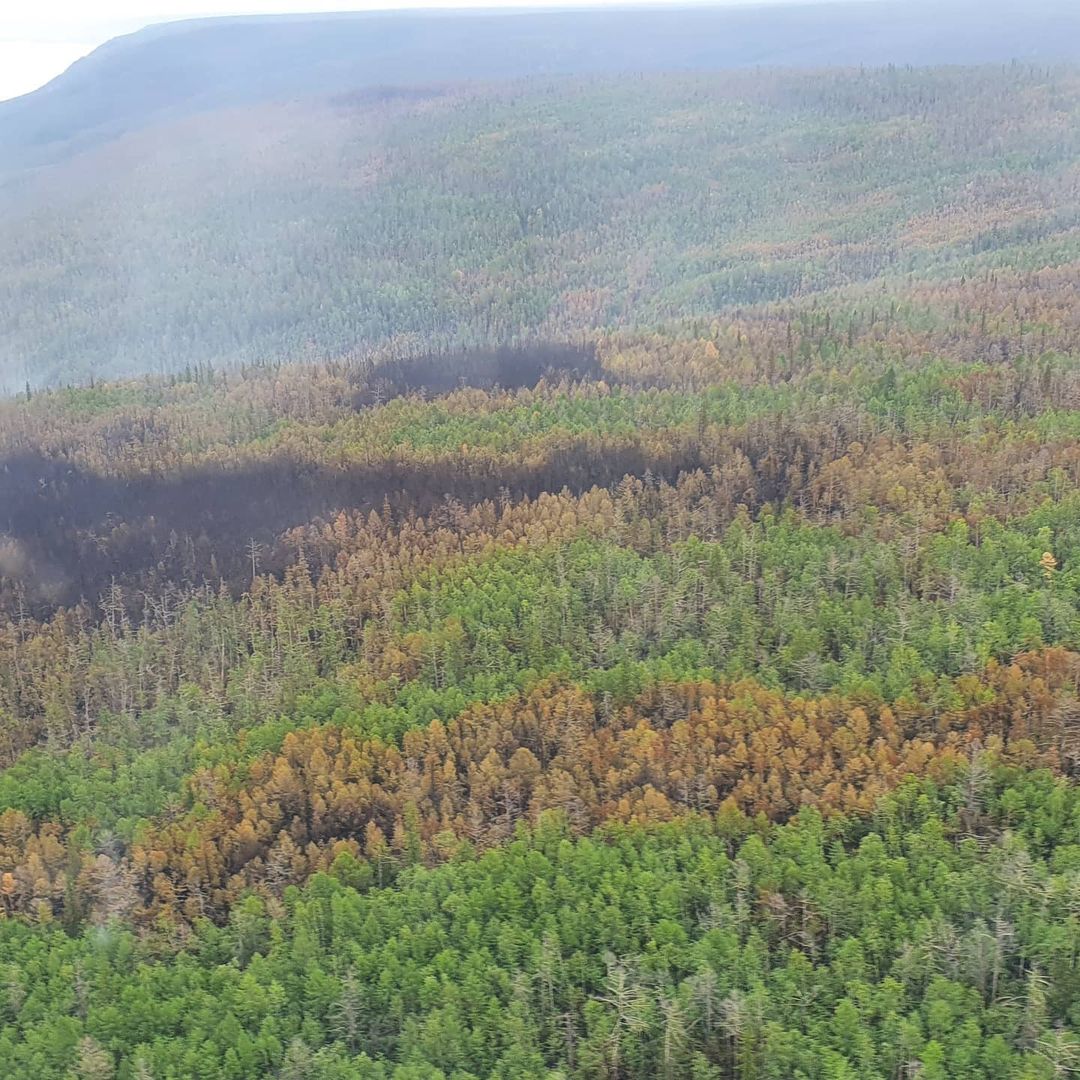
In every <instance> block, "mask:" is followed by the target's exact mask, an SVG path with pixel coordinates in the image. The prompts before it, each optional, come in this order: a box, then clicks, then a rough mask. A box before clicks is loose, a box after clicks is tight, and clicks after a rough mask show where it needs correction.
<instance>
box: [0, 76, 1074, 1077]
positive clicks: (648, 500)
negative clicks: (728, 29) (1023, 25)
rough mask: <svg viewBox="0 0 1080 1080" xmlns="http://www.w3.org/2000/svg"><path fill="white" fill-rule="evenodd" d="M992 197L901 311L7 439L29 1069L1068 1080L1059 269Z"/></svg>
mask: <svg viewBox="0 0 1080 1080" xmlns="http://www.w3.org/2000/svg"><path fill="white" fill-rule="evenodd" d="M878 77H880V78H885V76H878ZM944 77H945V76H942V75H933V74H929V75H927V76H926V78H927V80H928V85H934V84H935V80H938V79H941V78H944ZM978 77H979V76H978V75H974V76H972V78H973V79H976V80H977V78H978ZM1017 77H1021V76H1017ZM769 78H771V77H769ZM867 78H870V76H867ZM904 78H905V79H914V76H913V75H905V76H904ZM1022 78H1025V79H1026V78H1028V76H1022ZM1062 78H1064V76H1062ZM1025 85H1029V87H1030V91H1029V92H1028V96H1029V98H1030V99H1031V100H1035V101H1038V100H1040V99H1041V98H1042V97H1043V96H1044V95H1045V94H1046V93H1047V91H1046V83H1045V82H1042V81H1036V82H1034V83H1031V84H1025ZM1002 93H1004V91H1003V92H1002ZM1003 100H1005V99H1004V98H1003ZM1055 100H1058V101H1063V100H1065V99H1064V98H1062V97H1060V96H1059V97H1058V98H1056V99H1055ZM1001 112H1002V114H1005V113H1007V108H1006V107H1005V106H1003V108H1002V110H1001ZM1026 137H1030V136H1025V138H1026ZM1063 137H1067V136H1063ZM973 143H974V140H973ZM971 153H972V154H976V153H977V150H976V149H975V148H974V145H973V148H972V150H971ZM894 168H895V169H896V171H897V172H898V173H900V172H903V171H904V170H906V169H907V168H908V163H907V159H906V158H902V159H900V160H899V161H897V162H896V163H895V165H894ZM1009 175H1010V174H1009V173H1008V172H1003V171H1000V170H999V178H1000V182H1001V183H1002V184H1006V183H1008V177H1009ZM1017 175H1018V176H1019V175H1021V174H1020V173H1019V172H1018V173H1017ZM1022 175H1023V177H1024V180H1023V183H1018V184H1017V185H1016V186H1015V187H1014V188H1013V190H1014V191H1016V192H1017V194H1016V196H1015V198H1016V199H1017V200H1022V199H1023V198H1024V197H1026V196H1024V195H1023V192H1029V193H1030V190H1032V189H1033V185H1034V189H1035V190H1038V191H1040V192H1042V195H1041V196H1040V197H1043V198H1045V199H1046V200H1047V205H1048V208H1049V212H1050V214H1051V216H1052V217H1054V220H1058V221H1060V220H1061V216H1062V215H1063V213H1064V211H1065V208H1066V207H1067V205H1068V201H1067V199H1066V197H1065V194H1063V192H1064V191H1065V190H1066V188H1064V187H1062V186H1058V187H1050V186H1047V185H1048V183H1049V182H1048V181H1046V182H1045V183H1044V182H1043V181H1040V182H1039V184H1037V185H1035V184H1034V181H1033V180H1032V177H1031V176H1030V175H1029V174H1027V173H1023V174H1022ZM1047 176H1049V172H1048V173H1047ZM1068 176H1069V166H1067V165H1065V163H1061V165H1060V167H1059V168H1058V172H1057V180H1056V181H1055V183H1056V184H1058V185H1065V184H1067V177H1068ZM986 190H987V189H986V188H985V187H982V186H976V187H974V188H973V189H972V191H973V194H972V196H971V197H970V198H969V199H968V200H967V202H966V203H965V204H963V205H961V204H960V203H959V202H958V203H957V204H956V206H955V207H954V208H953V210H952V212H951V214H949V215H937V216H934V215H930V216H928V217H927V218H926V219H925V220H923V221H922V222H921V223H920V224H919V225H918V227H916V226H915V225H914V224H910V223H909V224H908V225H907V226H906V230H907V235H910V236H911V237H912V240H911V244H910V248H909V253H910V252H913V251H915V250H917V249H918V248H917V245H918V244H919V243H922V244H925V245H926V247H925V249H924V250H927V251H933V252H934V253H935V254H934V262H933V264H932V266H933V268H932V269H930V268H929V267H928V268H927V269H926V270H925V271H924V272H923V273H922V274H921V275H917V274H914V273H913V274H910V275H905V276H899V275H893V276H890V277H888V278H886V279H877V280H874V281H872V282H870V283H856V284H846V285H837V286H835V287H833V288H831V289H829V290H825V291H823V292H820V293H813V294H811V295H808V296H806V297H800V298H796V299H787V300H782V301H777V302H772V303H761V304H751V303H750V302H749V301H747V302H744V303H742V304H740V305H738V306H737V307H732V308H724V309H723V310H720V311H718V313H717V314H716V315H715V316H714V317H712V318H708V319H707V318H700V319H696V320H690V321H688V322H682V323H679V322H670V323H668V324H667V325H666V326H665V327H664V328H663V329H662V330H661V329H658V330H656V331H648V332H646V331H640V330H639V331H629V330H622V331H617V332H598V333H596V334H594V335H592V336H591V337H589V338H588V339H587V340H586V341H585V342H584V343H582V344H578V345H574V346H568V345H550V344H549V345H539V344H538V345H534V346H528V347H521V348H518V349H510V348H504V349H501V350H493V351H474V352H463V353H437V352H436V353H429V354H422V353H420V352H416V353H413V354H405V353H401V352H392V351H384V352H382V353H376V354H373V355H370V356H363V357H354V358H351V359H342V360H338V361H334V362H317V361H308V362H306V363H305V362H296V363H292V364H284V365H276V364H270V363H267V364H262V365H256V366H252V367H246V368H244V369H239V368H234V369H227V370H223V369H217V368H211V367H210V366H208V365H203V366H199V367H196V368H192V369H191V370H190V371H185V372H184V373H183V374H181V375H178V376H174V377H172V378H168V379H151V378H148V379H144V380H142V381H140V382H128V383H106V384H98V385H95V386H93V387H83V388H77V389H63V390H54V391H50V392H42V393H37V392H32V393H31V394H30V395H27V394H25V393H23V394H20V395H18V396H17V397H14V398H11V399H9V400H8V401H6V402H3V403H2V404H0V454H2V458H3V462H4V464H3V467H2V472H0V491H2V503H0V504H2V509H0V530H2V531H3V533H4V538H3V546H2V549H0V551H2V562H0V575H2V576H0V604H2V611H3V623H2V627H0V764H2V766H3V769H2V771H0V914H2V916H3V918H0V972H2V975H3V979H2V987H3V990H2V993H0V1060H2V1061H3V1062H4V1069H5V1071H4V1075H5V1076H11V1077H13V1078H27V1080H30V1078H33V1080H51V1078H66V1077H70V1076H75V1077H115V1078H123V1080H128V1078H135V1077H139V1078H143V1077H155V1078H161V1080H165V1078H170V1080H172V1078H175V1080H180V1078H189V1077H208V1078H209V1077H237V1078H240V1077H250V1078H256V1077H267V1076H275V1077H288V1078H300V1077H307V1078H312V1080H314V1078H319V1080H322V1078H326V1077H330V1078H333V1077H342V1078H365V1080H366V1078H394V1080H417V1078H423V1080H436V1078H450V1077H453V1078H456V1080H467V1078H472V1077H476V1078H480V1077H483V1078H487V1077H505V1078H507V1080H509V1078H519V1077H537V1078H540V1077H544V1078H547V1080H554V1078H555V1077H567V1078H569V1077H580V1078H608V1080H631V1078H633V1080H637V1078H641V1080H645V1078H652V1077H657V1076H662V1077H672V1078H676V1077H695V1078H711V1080H729V1078H731V1080H736V1078H737V1080H745V1078H751V1077H752V1078H775V1080H781V1078H783V1080H787V1078H790V1077H806V1078H814V1080H818V1078H820V1080H835V1078H856V1077H858V1078H860V1080H862V1078H881V1080H886V1078H890V1080H891V1078H895V1077H900V1076H905V1077H910V1076H921V1077H938V1078H949V1080H953V1078H967V1077H970V1078H972V1080H974V1078H986V1077H992V1078H1009V1080H1051V1078H1054V1077H1059V1076H1065V1075H1068V1074H1069V1071H1070V1070H1071V1069H1073V1068H1075V1066H1076V1063H1077V1060H1078V1054H1080V1041H1078V1038H1077V1032H1078V1031H1080V968H1078V957H1077V949H1076V945H1077V942H1078V941H1080V925H1078V920H1080V907H1078V905H1077V896H1078V893H1077V889H1078V883H1080V801H1078V798H1077V793H1076V787H1075V776H1076V772H1077V768H1078V762H1080V721H1078V717H1080V700H1078V686H1080V617H1078V610H1080V496H1078V494H1077V481H1078V476H1080V449H1078V445H1080V444H1078V439H1077V436H1078V432H1080V321H1078V311H1077V307H1076V304H1075V302H1074V296H1075V281H1076V263H1075V261H1072V257H1071V254H1070V248H1069V235H1070V234H1069V231H1068V230H1067V229H1065V228H1062V229H1061V230H1060V232H1058V233H1055V238H1054V239H1053V240H1050V239H1047V241H1046V242H1045V243H1042V242H1040V241H1039V240H1038V238H1037V234H1028V236H1027V240H1026V241H1024V242H1021V241H1020V240H1019V239H1017V238H1016V235H1015V233H1013V234H1009V229H1008V228H1007V226H1006V221H1012V222H1013V223H1014V225H1015V223H1016V222H1018V221H1020V220H1022V218H1023V215H1022V214H1021V213H1020V211H1019V203H1018V202H1014V203H1012V204H1011V205H1010V209H1009V211H1008V215H1007V216H1002V215H1006V211H1005V210H1004V209H1002V208H1000V207H999V208H997V209H993V207H992V206H991V203H992V200H990V199H989V197H988V196H987V195H986ZM1055 191H1056V192H1057V194H1053V193H1054V192H1055ZM807 205H809V203H808V202H807ZM988 207H990V209H988ZM984 214H989V215H990V217H989V218H987V219H985V220H984V216H983V215H984ZM991 220H992V221H994V222H995V223H996V224H994V225H992V226H991V225H989V224H988V222H989V221H991ZM1033 220H1039V219H1038V216H1037V215H1036V217H1035V219H1033ZM859 227H860V226H859V225H858V221H857V219H852V220H851V221H850V222H847V223H846V224H845V225H844V228H845V229H848V230H857V229H858V228H859ZM1015 227H1016V228H1020V226H1019V225H1015ZM1024 228H1028V226H1025V227H1024ZM1030 228H1032V229H1036V230H1038V229H1040V228H1041V226H1039V225H1032V226H1030ZM1007 234H1008V235H1011V236H1012V240H1011V241H1010V242H1006V239H1005V238H1006V235H1007ZM866 235H867V239H864V240H863V241H861V242H860V243H859V244H857V245H855V246H856V247H858V249H859V250H861V251H863V252H865V253H867V254H866V257H867V258H868V259H870V260H871V261H872V259H873V255H872V254H870V253H871V252H872V250H873V244H874V243H876V242H877V239H876V238H877V234H876V233H873V232H870V233H868V234H866ZM978 236H983V237H995V236H996V237H998V238H999V239H998V240H997V241H987V242H986V247H985V249H983V248H981V244H982V242H981V241H976V240H974V239H973V238H974V237H978ZM916 237H918V238H919V239H916ZM852 244H853V245H854V244H855V242H854V241H852ZM976 248H980V250H975V249H976ZM789 257H790V260H791V265H792V266H795V265H799V262H798V260H799V259H800V258H801V259H803V260H804V266H805V271H806V272H807V273H810V272H811V270H810V267H809V264H808V263H806V262H805V260H806V259H807V258H808V256H807V255H806V248H805V247H804V246H802V245H801V244H796V245H795V247H793V248H792V249H791V251H790V253H789ZM826 265H827V262H826Z"/></svg>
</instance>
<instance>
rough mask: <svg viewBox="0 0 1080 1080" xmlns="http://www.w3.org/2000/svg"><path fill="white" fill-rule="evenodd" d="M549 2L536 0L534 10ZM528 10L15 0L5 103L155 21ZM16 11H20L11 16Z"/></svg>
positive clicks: (431, 3)
mask: <svg viewBox="0 0 1080 1080" xmlns="http://www.w3.org/2000/svg"><path fill="white" fill-rule="evenodd" d="M598 2H600V3H602V2H604V0H547V3H550V4H551V6H558V7H571V6H589V7H594V6H596V4H597V3H598ZM622 2H626V0H622ZM653 2H654V3H655V2H656V0H653ZM683 2H685V0H683ZM714 2H717V3H727V4H738V3H755V2H757V3H760V2H761V0H714ZM544 3H545V0H532V4H533V5H535V6H540V5H542V4H544ZM529 5H530V0H344V2H342V0H30V2H28V3H23V4H18V5H17V0H0V101H3V100H4V99H5V98H11V97H16V96H17V95H19V94H26V93H29V92H30V91H31V90H36V89H37V88H38V87H39V86H42V85H44V84H45V83H46V82H48V81H49V80H50V79H51V78H53V77H54V76H56V75H59V74H60V73H61V72H62V71H63V70H64V69H65V68H67V67H69V66H70V65H71V64H73V63H74V62H75V61H76V60H78V59H79V57H81V56H85V55H86V54H87V53H88V52H90V51H91V50H92V49H95V48H97V46H98V45H101V44H102V43H103V42H105V41H108V40H109V38H111V37H116V36H117V35H118V34H128V33H131V32H132V31H134V30H138V29H139V28H140V27H143V26H146V25H147V24H149V23H153V22H167V21H169V20H170V19H183V18H191V17H193V16H199V15H253V14H285V13H288V12H300V11H359V10H363V9H371V8H406V7H421V8H432V7H488V8H494V7H525V6H529ZM16 6H18V7H19V8H20V9H21V10H18V11H15V10H11V9H12V8H15V7H16Z"/></svg>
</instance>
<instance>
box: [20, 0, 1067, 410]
mask: <svg viewBox="0 0 1080 1080" xmlns="http://www.w3.org/2000/svg"><path fill="white" fill-rule="evenodd" d="M856 6H860V5H856ZM861 6H865V7H867V8H874V7H876V5H874V4H866V5H861ZM1070 40H1071V39H1070ZM1075 40H1076V41H1080V32H1078V33H1077V35H1076V36H1075ZM28 100H29V99H28ZM1078 114H1080V81H1078V76H1077V73H1076V69H1074V68H1060V69H1059V68H1053V67H1049V66H1047V64H1046V63H1045V62H1040V63H1039V64H1038V65H1037V66H1031V65H1017V64H1014V65H1010V66H1007V67H1003V66H1000V65H999V66H994V67H984V68H979V69H961V68H943V69H940V70H924V69H886V70H861V71H860V70H831V71H827V72H820V71H819V72H791V71H785V72H774V73H763V72H753V73H730V72H729V73H723V72H712V73H708V74H685V75H645V76H635V77H630V78H628V77H623V76H620V77H594V78H590V79H580V78H578V79H570V80H566V79H533V80H528V81H525V82H513V83H506V82H503V83H501V84H484V85H480V84H477V83H472V84H469V85H468V86H466V87H462V86H460V85H458V86H450V85H446V84H441V83H438V82H437V81H434V82H432V81H430V80H429V81H425V82H424V83H423V84H413V85H411V86H408V87H397V88H395V87H392V86H384V87H382V88H375V89H371V88H368V89H363V88H359V89H356V90H354V91H353V92H351V93H348V94H345V93H342V94H338V95H337V96H335V97H333V98H331V99H314V100H311V99H306V98H304V99H296V100H292V101H290V102H289V103H287V104H278V103H263V104H237V105H236V106H235V107H232V108H229V109H217V110H213V111H207V112H201V113H196V114H194V115H188V116H184V117H182V118H177V119H174V120H172V121H171V122H168V123H164V122H162V123H159V124H156V125H155V126H152V127H150V128H148V129H144V130H141V131H136V132H134V133H132V134H129V135H126V136H124V137H121V138H118V139H114V140H112V141H110V142H107V143H106V144H104V145H101V146H98V147H96V148H94V149H88V150H86V151H85V152H84V153H81V154H78V155H76V156H74V157H69V158H68V159H66V160H65V161H64V162H62V163H59V164H56V165H54V166H52V167H50V168H48V169H39V170H31V171H23V172H18V173H16V174H15V176H14V177H13V178H9V180H8V182H7V183H6V184H4V185H3V187H2V188H0V285H2V287H0V326H2V327H3V328H4V332H3V334H2V335H0V382H2V383H3V384H5V385H6V386H7V388H8V389H21V388H22V387H23V385H24V383H25V382H26V381H27V380H29V381H30V383H31V384H32V385H34V386H38V385H43V384H55V383H63V382H85V381H88V380H89V379H90V378H98V379H100V378H103V377H109V376H116V375H129V374H133V373H142V372H155V373H162V372H164V373H183V372H184V371H185V370H187V369H188V368H189V367H190V366H194V365H196V364H205V363H208V362H209V363H212V364H213V365H214V366H222V365H237V364H254V363H265V362H276V361H279V360H293V361H295V360H298V359H303V358H305V357H306V358H308V359H312V360H315V359H336V358H340V357H342V356H345V355H356V356H360V357H363V356H365V355H367V354H368V353H370V352H371V351H372V350H385V349H387V348H390V349H392V350H393V351H394V352H396V353H397V354H399V355H412V354H414V353H416V352H417V351H431V350H434V349H451V348H476V347H480V348H493V347H500V346H506V345H514V344H522V343H536V342H540V341H545V340H550V339H552V338H558V339H559V340H574V341H578V340H581V339H582V337H583V336H585V337H591V335H593V334H594V333H596V332H597V331H611V330H615V329H626V328H634V329H642V328H654V327H659V326H662V325H663V324H665V323H667V322H669V321H670V320H673V319H683V318H686V317H688V316H697V317H702V318H706V319H708V318H713V317H716V316H718V315H720V314H724V315H725V316H727V317H732V318H734V317H737V316H738V315H739V314H740V313H741V312H743V311H744V310H745V309H747V308H750V307H756V306H759V305H763V304H767V303H770V302H778V303H783V302H790V301H805V300H807V299H809V298H811V297H819V298H820V303H821V304H822V305H826V306H833V305H836V304H839V305H840V308H841V310H843V309H844V308H846V307H847V306H848V305H850V304H852V303H856V302H857V299H856V297H857V296H859V295H866V296H869V295H872V293H873V291H874V290H875V289H878V290H880V289H885V290H886V291H888V290H891V289H895V288H896V287H898V286H899V285H900V284H902V283H903V281H904V279H905V278H906V277H908V276H911V275H914V277H916V278H918V279H919V280H925V281H934V282H939V281H943V280H959V279H962V278H977V277H979V276H980V275H984V274H986V273H987V272H989V271H992V270H994V269H995V268H997V267H999V266H1007V267H1011V268H1014V269H1016V270H1020V271H1039V270H1043V269H1045V268H1048V267H1049V268H1052V267H1055V266H1060V265H1062V264H1066V263H1069V262H1071V261H1073V260H1075V259H1076V257H1077V224H1078V214H1080V198H1078V191H1077V183H1078V175H1080V174H1078V172H1077V164H1076V163H1077V160H1080V145H1078V140H1080V134H1078V133H1080V115H1078ZM2 126H3V124H2V116H0V128H2ZM858 285H864V286H866V289H865V292H864V293H862V294H859V293H858V292H857V290H856V291H855V292H852V291H851V290H852V289H853V287H855V286H858ZM837 290H848V291H847V292H844V293H842V294H841V293H838V292H837ZM840 296H843V299H840Z"/></svg>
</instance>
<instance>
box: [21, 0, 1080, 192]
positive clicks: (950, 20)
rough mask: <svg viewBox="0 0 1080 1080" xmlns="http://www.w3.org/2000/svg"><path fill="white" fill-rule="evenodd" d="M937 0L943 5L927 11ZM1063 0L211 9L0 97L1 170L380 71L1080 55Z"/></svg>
mask: <svg viewBox="0 0 1080 1080" xmlns="http://www.w3.org/2000/svg"><path fill="white" fill-rule="evenodd" d="M928 12H932V14H933V18H932V19H930V18H928V17H927V13H928ZM1077 31H1080V14H1078V13H1077V12H1076V9H1075V5H1073V4H1071V3H1069V2H1068V0H1027V2H1026V3H1023V4H1021V3H1019V2H1018V0H990V2H983V3H975V2H974V0H948V2H947V3H944V4H934V5H930V4H929V3H926V2H925V0H915V2H914V3H911V2H903V3H901V2H899V0H872V2H867V0H839V2H832V3H828V2H825V3H822V2H816V3H805V2H803V3H791V4H784V3H781V4H778V5H777V4H772V5H765V6H759V7H755V6H751V7H735V8H730V7H729V8H723V7H715V8H714V7H708V6H696V7H695V6H688V7H685V8H656V9H648V8H636V9H629V10H619V9H611V8H608V9H603V8H600V9H596V10H579V11H561V12H560V11H535V10H534V11H530V10H527V9H523V10H510V11H503V12H498V11H496V12H492V11H471V12H468V11H467V12H438V11H433V12H397V13H394V12H374V13H358V14H346V15H322V16H284V17H262V18H231V19H223V18H219V19H202V20H189V21H181V22H174V23H167V24H163V25H157V26H152V27H148V28H147V29H145V30H143V31H141V32H139V33H136V34H131V35H128V36H125V37H121V38H117V39H115V40H113V41H110V42H109V43H107V44H106V45H104V46H103V47H101V48H100V49H98V50H97V51H96V52H94V53H93V54H92V55H90V56H88V57H86V58H85V59H83V60H81V61H79V62H78V63H76V64H75V65H74V66H73V67H72V68H71V69H70V70H69V71H68V72H66V73H65V74H64V75H62V76H61V77H60V78H58V79H56V80H54V81H53V82H52V83H50V84H49V85H48V86H47V87H45V88H43V89H42V90H40V91H38V92H36V93H33V94H30V95H27V96H26V97H23V98H20V99H18V100H16V101H11V102H4V103H0V160H2V161H3V162H4V164H3V166H2V170H0V171H2V172H6V171H9V170H10V169H12V168H17V167H21V166H22V165H25V164H34V163H39V162H42V161H49V160H55V159H56V158H58V157H63V156H65V155H67V154H70V153H72V152H74V151H75V150H78V149H81V148H83V147H85V146H86V145H88V144H93V143H96V142H101V141H104V140H107V139H108V138H111V137H114V136H116V135H118V134H122V133H124V132H128V131H132V130H136V129H138V128H142V127H145V126H147V125H150V124H153V123H155V122H159V121H162V120H167V119H177V118H180V117H183V116H186V115H190V114H191V113H194V112H199V111H204V110H213V109H218V108H230V107H235V106H238V105H249V104H254V103H259V102H270V101H273V102H280V101H285V100H291V99H295V98H297V97H328V96H334V95H336V94H341V93H346V92H349V91H352V90H359V89H367V88H371V87H383V86H391V87H398V86H414V85H416V84H418V83H419V84H427V83H436V84H443V83H448V82H461V81H464V80H479V81H491V80H498V79H506V78H511V77H513V78H518V77H528V76H536V75H556V74H563V75H584V74H601V73H605V72H607V73H612V72H644V71H672V70H720V69H724V68H730V67H762V66H797V67H823V66H826V65H838V66H852V65H855V66H857V65H867V66H880V65H885V64H911V63H917V64H920V65H928V64H946V63H948V64H980V63H994V62H997V63H1001V62H1007V61H1010V60H1022V61H1037V62H1040V63H1052V62H1055V61H1064V60H1076V59H1080V45H1078V44H1077V41H1078V40H1080V35H1078V33H1077Z"/></svg>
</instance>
